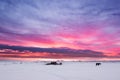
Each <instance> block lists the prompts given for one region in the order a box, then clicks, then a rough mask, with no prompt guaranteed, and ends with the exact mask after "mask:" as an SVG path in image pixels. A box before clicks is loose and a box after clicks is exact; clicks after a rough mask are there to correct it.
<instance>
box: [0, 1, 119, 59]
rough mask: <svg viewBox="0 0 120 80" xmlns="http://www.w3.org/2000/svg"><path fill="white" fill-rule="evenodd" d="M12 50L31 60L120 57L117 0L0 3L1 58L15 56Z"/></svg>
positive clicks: (16, 54)
mask: <svg viewBox="0 0 120 80" xmlns="http://www.w3.org/2000/svg"><path fill="white" fill-rule="evenodd" d="M13 47H20V48H17V49H18V50H17V51H18V53H19V54H21V53H24V52H25V50H26V48H27V52H25V53H24V55H27V54H29V53H31V54H32V55H27V56H30V57H31V56H34V55H35V54H34V53H36V52H37V54H38V55H41V54H43V53H46V54H49V55H45V57H49V56H52V55H53V54H55V57H58V56H61V55H62V54H64V55H66V54H67V55H70V56H71V53H72V56H77V55H78V56H77V57H81V56H82V57H86V56H87V57H91V56H92V57H93V56H94V57H108V56H110V57H111V56H112V57H120V0H100V1H99V0H0V56H1V57H3V55H4V56H7V57H8V56H9V55H13V54H14V56H12V57H16V56H18V53H15V52H16V50H15V49H13ZM29 47H32V48H34V47H35V48H37V49H38V48H39V49H40V50H38V51H33V50H31V48H30V49H28V48H29ZM21 48H22V51H21V50H20V49H21ZM23 48H24V50H23ZM41 49H44V51H43V50H42V51H41ZM47 49H49V50H50V51H51V50H52V53H51V52H50V51H49V50H48V51H47ZM56 49H57V50H56ZM80 51H83V52H80ZM76 52H77V53H76ZM86 52H87V54H89V55H86V54H85V53H86ZM6 53H7V54H6ZM58 54H60V55H58ZM64 55H62V56H64ZM9 57H11V56H9Z"/></svg>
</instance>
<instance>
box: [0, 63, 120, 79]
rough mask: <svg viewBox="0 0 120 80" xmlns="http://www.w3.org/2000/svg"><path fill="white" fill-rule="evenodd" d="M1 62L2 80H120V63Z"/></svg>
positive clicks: (0, 75)
mask: <svg viewBox="0 0 120 80" xmlns="http://www.w3.org/2000/svg"><path fill="white" fill-rule="evenodd" d="M45 63H46V62H36V63H33V62H24V63H22V64H21V63H20V62H4V61H3V62H2V61H1V62H0V80H120V63H119V62H115V63H111V62H108V63H107V62H102V65H101V66H95V62H63V65H45Z"/></svg>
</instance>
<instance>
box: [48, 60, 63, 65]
mask: <svg viewBox="0 0 120 80" xmlns="http://www.w3.org/2000/svg"><path fill="white" fill-rule="evenodd" d="M46 65H62V63H61V62H59V63H58V62H56V61H52V62H50V63H47V64H46Z"/></svg>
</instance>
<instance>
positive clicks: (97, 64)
mask: <svg viewBox="0 0 120 80" xmlns="http://www.w3.org/2000/svg"><path fill="white" fill-rule="evenodd" d="M46 65H62V63H61V62H56V61H52V62H50V63H47V64H46ZM100 65H101V63H99V62H97V63H96V66H100Z"/></svg>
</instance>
